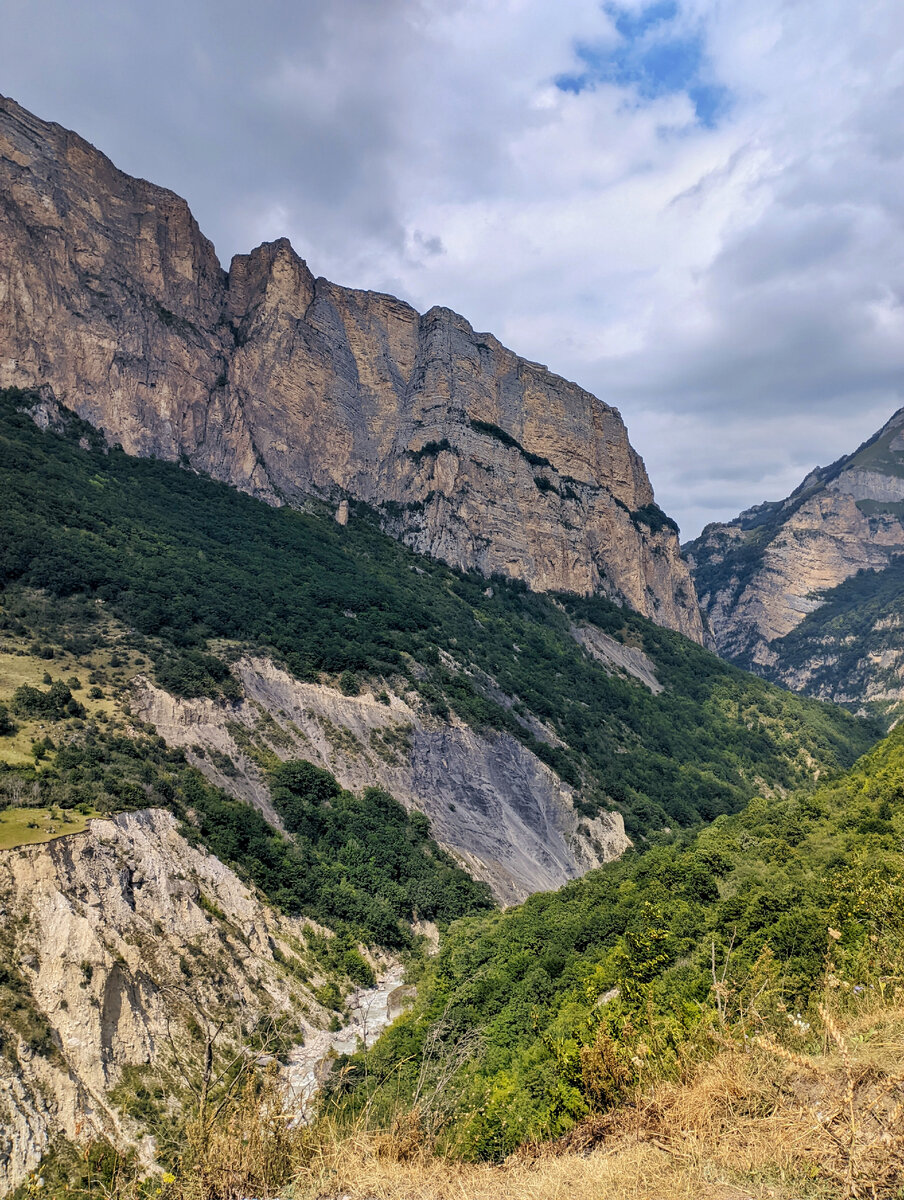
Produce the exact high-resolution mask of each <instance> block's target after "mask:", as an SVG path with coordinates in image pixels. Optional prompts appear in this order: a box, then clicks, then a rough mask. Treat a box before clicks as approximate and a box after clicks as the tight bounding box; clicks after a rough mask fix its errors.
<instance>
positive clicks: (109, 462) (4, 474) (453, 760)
mask: <svg viewBox="0 0 904 1200" xmlns="http://www.w3.org/2000/svg"><path fill="white" fill-rule="evenodd" d="M39 424H40V425H44V426H45V427H46V428H45V429H44V430H43V431H42V429H41V428H40V427H39ZM0 489H2V492H3V495H4V497H5V498H6V504H5V507H4V508H3V509H2V510H0V583H2V584H3V585H4V587H5V596H4V604H5V608H6V611H7V612H8V614H9V615H8V618H7V619H8V620H10V621H11V622H12V623H13V624H14V625H15V626H17V627H18V626H21V627H22V630H23V631H24V632H22V633H20V634H18V635H16V638H15V640H14V641H13V643H12V645H11V647H10V653H11V654H12V655H13V658H14V660H15V661H14V664H13V665H14V667H15V670H16V671H17V672H18V671H19V670H20V669H21V668H20V663H21V660H20V657H19V652H23V653H25V654H29V653H31V654H33V655H35V656H36V657H35V662H36V664H38V665H39V664H40V662H41V661H42V660H41V659H40V654H39V653H38V651H35V650H30V648H32V647H38V650H40V648H41V647H47V648H48V649H49V650H50V651H51V653H52V654H56V653H57V652H56V650H54V647H59V648H60V651H61V654H62V657H60V659H59V661H60V663H65V664H67V665H66V668H65V670H66V671H67V672H68V671H69V669H70V668H71V669H72V670H75V669H76V668H77V667H78V664H79V662H80V661H81V656H83V655H84V654H90V653H91V649H92V647H94V646H95V645H97V646H98V647H104V646H105V647H107V652H108V653H110V654H114V655H115V656H116V657H117V658H118V659H119V660H120V663H119V666H118V667H117V669H116V674H117V675H118V676H119V681H118V686H120V687H121V688H123V689H127V691H128V703H129V705H130V707H131V709H132V712H133V714H134V715H135V716H136V717H140V718H141V719H142V720H143V721H145V722H151V723H152V724H153V725H154V727H155V728H156V729H157V730H159V732H160V734H161V735H162V736H163V737H164V738H166V739H167V741H168V742H169V743H170V744H172V745H174V746H179V747H182V748H183V749H184V750H185V751H186V753H187V754H189V755H190V757H191V761H192V762H193V763H194V764H195V765H196V766H197V767H198V768H199V769H200V770H202V771H203V772H204V773H206V774H207V775H208V776H209V778H210V779H211V780H212V781H213V782H215V783H216V784H218V785H219V786H221V787H224V788H226V789H227V790H228V791H230V792H232V793H233V794H234V795H235V796H236V797H238V798H241V799H243V800H247V801H250V802H251V803H252V804H255V805H256V806H257V807H258V808H259V809H261V811H263V812H264V813H265V815H267V816H272V812H271V810H270V809H268V808H267V797H268V784H267V782H266V775H267V772H268V770H269V769H270V767H271V766H272V765H273V763H274V760H276V761H278V760H279V759H281V758H287V757H300V758H305V759H308V760H310V761H312V762H315V763H317V764H318V765H321V766H323V767H326V768H328V769H329V770H330V771H332V772H333V773H334V774H336V776H337V777H338V778H339V780H340V782H341V783H342V784H343V786H345V787H350V788H353V789H354V790H359V789H360V788H361V787H363V786H367V785H368V784H373V783H379V784H380V785H381V786H382V787H384V788H385V789H386V790H387V791H389V792H391V793H392V794H393V795H395V796H397V797H398V799H399V800H401V801H402V802H403V803H405V804H407V805H408V806H409V807H412V808H418V809H421V810H422V811H424V812H426V814H427V815H428V817H429V818H430V821H431V822H432V823H433V826H434V828H435V831H436V834H437V837H438V838H439V840H440V842H441V844H442V845H444V846H445V847H446V848H447V849H448V850H450V851H451V852H453V853H454V854H455V855H456V856H458V858H459V859H460V860H461V861H463V862H465V863H466V864H467V865H468V867H469V869H470V870H471V871H472V872H473V873H475V874H476V875H477V876H478V877H479V878H481V879H483V880H485V881H486V882H488V883H490V885H491V886H492V887H493V888H494V891H495V893H496V895H497V898H498V899H499V900H501V901H502V902H503V903H511V902H512V901H513V900H517V899H522V898H523V897H524V896H526V895H528V894H529V893H530V892H531V891H535V890H537V889H548V888H551V887H556V886H558V885H560V884H561V883H564V882H565V881H566V880H567V879H570V878H573V877H574V876H575V875H578V874H580V873H582V872H583V871H585V870H587V869H588V868H589V867H591V866H595V865H598V864H599V863H600V862H603V861H606V860H607V859H608V858H611V857H613V856H614V855H617V854H618V853H620V852H621V851H622V850H623V849H624V847H625V844H626V842H625V836H624V835H625V828H627V832H628V834H629V836H630V837H631V838H644V837H646V836H648V835H649V834H650V833H651V831H653V830H655V829H659V828H663V827H665V826H670V825H674V824H678V825H685V824H688V823H694V822H696V821H698V820H700V819H701V818H702V819H710V818H712V817H714V816H716V815H718V814H719V813H721V812H730V811H734V810H736V809H737V808H739V807H741V806H742V805H743V804H744V803H745V802H746V801H747V800H748V799H750V798H751V797H752V796H753V795H754V794H755V793H756V792H757V791H758V790H760V789H762V788H766V789H767V790H769V791H774V790H782V789H787V788H789V787H793V786H795V785H797V784H803V783H805V782H807V781H811V782H812V781H813V780H814V778H816V777H818V776H819V774H821V773H824V772H825V771H827V770H828V771H831V770H833V769H837V768H838V767H843V766H847V765H849V764H850V762H851V761H852V760H853V759H854V758H855V757H856V756H857V754H859V753H861V752H862V751H863V750H864V749H866V747H867V746H868V745H869V744H870V743H871V741H872V740H873V739H874V738H875V737H876V736H878V732H879V731H878V727H876V726H873V725H872V724H871V723H869V722H862V721H858V720H855V719H853V718H851V717H850V716H849V715H848V714H846V713H844V712H842V711H840V710H838V709H835V708H832V707H830V706H824V705H820V704H818V703H816V702H814V701H809V700H805V699H802V698H800V697H796V696H793V695H791V694H790V693H788V692H785V691H782V690H781V689H779V688H776V687H773V686H771V685H768V684H766V683H764V682H763V681H762V680H759V679H757V678H756V677H754V676H751V675H746V674H745V673H743V672H741V671H739V670H738V669H737V668H734V667H731V666H729V665H727V664H726V663H724V662H722V661H721V660H720V659H718V658H717V657H716V656H715V655H713V654H711V653H710V652H708V651H707V650H705V649H704V648H703V647H701V646H698V645H697V644H696V643H694V642H692V641H690V640H689V639H687V638H685V637H683V636H682V635H680V634H677V633H674V632H672V631H670V630H665V629H662V628H661V627H659V626H657V625H655V624H653V623H651V622H650V621H648V620H647V619H646V618H644V617H641V616H639V615H638V614H636V613H632V612H631V611H630V610H629V609H627V608H623V607H619V606H618V605H616V604H614V603H613V602H612V601H609V600H607V599H605V598H604V597H601V596H597V597H592V598H581V597H577V596H574V595H567V594H560V595H557V596H546V595H541V594H537V593H532V592H530V591H528V590H527V589H526V588H525V586H524V584H523V583H520V582H516V581H512V582H508V581H505V580H498V579H497V580H494V581H493V583H492V584H491V585H489V586H488V584H487V581H486V579H484V578H483V577H482V576H480V575H478V574H476V573H470V574H465V573H462V572H456V571H454V570H452V569H451V568H448V567H445V566H443V565H442V564H440V563H436V562H432V561H430V560H428V559H425V558H423V557H420V556H418V555H416V554H414V553H413V552H412V551H410V550H408V549H407V548H406V547H404V546H402V545H401V544H399V543H398V542H396V541H394V540H392V539H390V538H388V537H386V536H385V535H384V534H382V533H381V531H380V530H379V528H378V527H377V524H376V522H375V520H372V519H368V516H367V513H366V511H365V510H363V509H362V510H360V511H359V513H358V515H357V516H356V518H355V519H354V520H352V521H350V522H349V524H348V525H347V526H340V525H338V524H337V523H336V521H335V520H334V519H333V514H332V510H331V509H330V508H329V507H323V508H322V509H321V510H320V511H315V510H314V509H313V508H310V509H309V511H306V512H303V513H302V512H298V511H296V510H294V509H292V508H291V507H289V506H283V507H273V506H270V505H267V504H264V503H262V502H261V501H260V500H257V499H255V498H253V497H249V496H246V495H244V494H242V493H241V492H238V491H236V490H235V489H234V488H232V487H230V486H228V485H226V484H221V483H217V482H215V481H213V480H210V479H204V478H202V477H201V476H199V475H197V474H195V473H194V472H191V471H188V470H185V469H184V468H183V467H181V466H180V465H178V464H174V463H166V462H163V461H160V460H159V459H138V458H133V457H131V456H129V455H126V454H124V453H123V452H122V451H119V450H110V449H109V448H108V447H107V446H106V444H105V443H104V441H103V439H102V438H101V437H100V436H99V435H98V434H97V432H96V431H95V430H94V429H93V428H92V427H91V426H90V425H88V424H87V423H86V422H83V421H81V420H80V419H79V418H77V417H75V416H74V415H73V414H71V413H66V412H65V411H64V410H62V409H60V408H59V407H58V406H57V407H55V406H54V405H52V404H50V402H48V401H47V400H46V399H45V398H43V397H40V396H36V395H34V394H32V395H30V396H29V395H21V394H14V393H8V394H0ZM48 661H54V662H56V661H57V659H56V658H53V659H51V660H48ZM44 669H45V668H44V667H42V668H41V671H43V670H44ZM62 670H63V668H62V667H58V668H56V669H55V673H59V672H61V671H62ZM40 677H41V672H38V679H40ZM27 682H28V683H29V684H33V683H34V680H33V679H29V680H28V681H27ZM3 698H4V697H3V696H2V695H0V699H3ZM218 762H221V763H225V764H227V765H226V768H225V769H220V768H219V767H218V766H217V763H218ZM622 822H624V825H623V824H622Z"/></svg>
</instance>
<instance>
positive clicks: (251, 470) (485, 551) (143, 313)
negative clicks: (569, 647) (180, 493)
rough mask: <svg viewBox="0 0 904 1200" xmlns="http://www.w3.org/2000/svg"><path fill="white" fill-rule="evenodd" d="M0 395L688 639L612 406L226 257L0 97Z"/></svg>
mask: <svg viewBox="0 0 904 1200" xmlns="http://www.w3.org/2000/svg"><path fill="white" fill-rule="evenodd" d="M0 386H2V387H10V386H18V387H35V386H47V387H49V388H51V389H52V390H53V393H54V396H55V397H56V399H57V400H59V401H61V402H62V403H63V404H65V405H67V406H68V407H70V408H72V409H74V410H75V411H76V412H78V413H79V415H81V416H82V417H84V418H85V419H87V420H88V421H90V422H91V423H92V424H94V425H96V426H98V427H99V428H102V429H103V430H104V431H105V433H106V435H107V437H108V439H109V440H110V441H112V442H119V443H121V444H122V446H123V448H124V449H125V450H126V451H127V452H128V453H131V454H140V455H155V456H159V457H162V458H167V459H170V460H183V461H185V462H187V463H188V464H190V465H191V466H193V467H194V468H195V469H197V470H200V471H205V472H207V473H209V474H210V475H212V476H213V477H214V478H216V479H220V480H224V481H226V482H228V483H230V484H233V485H234V486H236V487H238V488H241V489H243V490H244V491H247V492H250V493H251V494H252V495H255V496H258V497H260V498H261V499H264V500H267V501H269V502H270V503H276V504H279V503H286V502H288V503H299V502H300V501H301V500H302V499H303V498H305V497H308V496H311V495H314V496H318V497H320V498H322V499H325V500H328V501H330V502H332V503H335V504H336V505H337V507H338V505H339V504H340V503H341V502H342V501H343V500H346V501H349V500H351V501H364V502H366V503H367V504H369V505H371V506H372V507H374V508H376V509H377V510H378V511H379V512H380V514H381V517H382V520H383V522H384V525H385V527H386V529H387V530H388V531H389V532H390V533H392V534H394V535H395V536H397V537H399V538H401V539H403V540H404V541H405V542H407V543H408V544H409V545H411V546H412V547H414V548H415V549H416V550H418V551H421V552H423V553H426V554H431V555H433V556H435V557H437V558H440V559H442V560H443V561H445V562H447V563H450V564H452V565H454V566H456V567H462V568H475V569H477V570H479V571H481V572H483V573H484V574H486V575H491V574H493V573H499V574H501V575H504V576H507V577H509V578H513V579H520V580H524V581H525V582H526V583H527V584H528V586H530V587H531V588H534V589H536V590H542V591H553V590H562V591H570V592H577V593H583V594H588V593H592V592H597V591H599V592H604V593H606V594H607V595H610V596H612V597H614V598H616V599H618V600H621V601H623V602H625V603H627V604H628V605H630V606H631V607H632V608H634V609H635V610H637V611H638V612H640V613H643V614H644V615H645V616H648V617H650V618H652V619H653V620H654V621H657V622H659V623H660V624H662V625H665V626H667V627H669V628H671V629H677V630H679V631H680V632H682V633H684V634H686V635H688V636H689V637H692V638H693V639H694V640H696V641H700V640H702V623H701V618H700V614H699V610H698V607H697V602H696V597H695V593H694V586H693V583H692V582H691V579H690V576H689V573H688V570H687V567H686V565H685V563H684V562H683V560H682V558H681V555H680V550H679V546H678V538H677V531H676V529H675V527H674V526H673V524H672V523H671V522H669V521H668V520H667V519H665V518H664V517H663V514H661V513H660V512H659V510H658V509H657V508H656V507H655V504H654V502H653V491H652V488H651V487H650V482H649V479H648V478H647V474H646V471H645V469H644V465H643V462H642V460H641V459H640V457H639V456H638V455H637V454H636V452H635V451H634V450H633V448H632V447H631V445H630V443H629V442H628V438H627V434H626V431H625V427H624V424H623V422H622V419H621V417H620V415H619V413H618V411H617V410H616V409H614V408H611V407H609V406H608V405H606V404H604V403H603V402H602V401H600V400H598V399H597V398H596V397H595V396H592V395H591V394H590V393H588V392H586V391H584V390H582V389H581V388H579V387H577V386H576V385H575V384H572V383H569V382H567V381H566V380H564V379H561V378H559V377H558V376H556V375H553V374H551V373H550V372H549V371H547V370H546V368H545V367H542V366H540V365H538V364H536V363H531V362H528V361H527V360H525V359H523V358H519V357H518V356H517V355H515V354H513V353H512V352H511V351H510V350H507V349H506V348H505V347H504V346H502V345H500V343H499V342H498V341H497V340H496V339H495V338H494V337H493V336H492V335H490V334H481V333H476V332H475V331H474V330H473V329H472V328H471V326H470V325H469V324H468V323H467V321H465V320H464V318H462V317H460V316H458V315H457V314H455V313H453V312H451V311H450V310H449V309H445V308H433V309H431V310H430V311H429V312H428V313H426V314H424V315H421V314H419V313H418V312H416V311H415V310H414V309H413V308H411V307H410V306H409V305H407V304H404V303H402V302H401V301H399V300H397V299H395V298H393V297H392V296H385V295H380V294H377V293H373V292H361V291H354V290H352V289H349V288H343V287H338V286H337V285H335V284H332V283H330V282H328V281H327V280H325V279H315V278H314V276H313V275H312V274H311V272H310V271H309V270H308V267H307V265H306V264H305V263H304V262H303V261H302V260H301V259H300V258H299V257H298V256H297V255H296V254H295V252H294V251H293V249H292V247H291V246H290V245H289V243H288V241H286V240H285V239H282V240H280V241H277V242H273V243H267V244H264V245H262V246H259V247H258V248H257V249H256V250H254V251H252V253H251V254H248V255H239V256H237V257H236V258H234V259H233V261H232V264H231V266H230V269H229V271H228V273H227V272H225V271H223V270H222V269H221V267H220V264H219V262H218V260H217V257H216V254H215V252H214V248H213V246H212V244H211V243H210V242H209V241H208V240H207V238H205V237H204V235H203V234H202V233H201V231H200V230H199V228H198V225H197V223H196V222H195V220H194V218H193V217H192V215H191V213H190V211H189V209H188V206H187V205H186V204H185V202H184V201H183V200H181V199H180V198H179V197H178V196H175V195H174V194H173V193H172V192H169V191H166V190H165V189H164V188H159V187H156V186H154V185H152V184H150V183H147V182H146V181H144V180H137V179H133V178H131V177H129V176H127V175H124V174H123V173H122V172H121V171H118V170H117V169H116V168H115V167H114V166H113V164H112V163H111V162H110V161H109V160H108V159H107V158H105V157H104V155H102V154H100V153H99V152H98V151H97V150H95V149H94V147H92V146H90V145H89V144H88V143H87V142H85V141H84V140H83V139H82V138H80V137H78V136H77V135H76V134H73V133H70V132H68V131H66V130H64V129H62V128H61V127H60V126H58V125H52V124H47V123H45V122H42V121H40V120H38V119H37V118H35V117H33V116H32V115H31V114H29V113H27V112H25V111H24V110H23V109H21V108H20V107H19V106H18V105H16V104H15V103H13V102H12V101H9V100H0Z"/></svg>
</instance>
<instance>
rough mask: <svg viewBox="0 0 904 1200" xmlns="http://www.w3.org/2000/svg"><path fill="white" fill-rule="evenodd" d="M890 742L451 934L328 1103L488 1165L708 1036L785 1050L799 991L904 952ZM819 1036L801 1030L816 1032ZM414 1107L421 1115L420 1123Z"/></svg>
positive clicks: (898, 758) (886, 975) (857, 977)
mask: <svg viewBox="0 0 904 1200" xmlns="http://www.w3.org/2000/svg"><path fill="white" fill-rule="evenodd" d="M902 835H904V729H898V730H896V731H895V732H894V733H892V734H891V735H890V736H889V737H888V738H887V739H886V740H885V741H884V742H882V743H880V745H879V746H878V747H877V748H876V749H875V750H873V752H872V753H871V754H869V755H868V756H867V757H865V758H864V759H862V760H861V761H860V762H859V763H858V764H857V765H856V767H855V768H854V769H853V770H852V771H851V772H850V774H848V775H847V776H846V777H844V778H842V779H840V780H838V781H836V782H834V783H830V784H827V785H825V786H823V787H821V788H819V789H818V790H817V791H816V792H806V793H798V794H796V795H793V796H791V797H788V798H786V799H772V800H766V799H756V800H754V801H753V802H752V803H751V804H749V805H748V806H747V808H746V809H745V810H744V811H743V812H741V813H739V814H737V815H734V816H730V817H725V816H723V817H720V818H718V819H717V820H716V821H715V822H714V823H713V824H712V825H710V826H709V827H707V828H705V829H702V830H699V831H698V832H696V833H695V834H689V833H685V834H683V835H681V836H678V837H676V838H675V839H674V840H672V841H670V842H668V843H667V844H663V845H660V846H658V847H655V848H651V849H649V850H647V851H645V852H643V853H636V852H635V853H631V854H629V855H627V856H626V857H625V858H624V859H622V860H621V861H620V862H618V863H612V864H609V865H608V866H606V867H603V868H601V869H600V870H598V871H595V872H593V873H591V874H589V875H586V876H584V877H583V878H582V879H580V880H577V881H576V882H574V883H571V884H568V885H567V886H566V887H565V888H563V889H562V890H561V891H559V892H556V893H549V894H544V895H536V896H532V897H531V898H530V899H529V900H527V901H526V902H525V903H524V904H522V905H521V906H520V907H518V908H516V909H511V910H509V911H507V912H504V913H493V914H491V915H488V916H485V917H476V918H473V919H467V920H464V921H461V922H459V923H457V924H455V925H454V926H453V927H452V928H451V930H450V932H449V935H448V936H447V938H446V939H445V941H444V944H443V947H442V949H441V952H440V954H439V957H438V958H437V959H436V960H435V961H434V962H432V963H431V964H430V965H429V967H428V968H427V970H426V974H425V976H424V978H423V979H422V980H421V983H420V986H419V995H418V1001H417V1005H416V1007H415V1009H414V1010H413V1011H411V1012H410V1013H408V1014H406V1015H405V1016H404V1017H402V1018H401V1019H400V1020H399V1021H397V1022H396V1024H395V1025H394V1026H393V1027H391V1029H390V1030H389V1031H388V1032H387V1033H386V1034H385V1035H384V1037H383V1038H382V1039H381V1040H380V1042H378V1043H377V1045H376V1046H375V1048H374V1049H373V1050H372V1051H371V1052H370V1053H368V1054H367V1055H358V1056H356V1057H354V1058H353V1059H351V1060H350V1062H348V1063H347V1064H346V1069H345V1071H343V1072H340V1073H339V1074H338V1075H337V1076H335V1079H336V1080H337V1081H338V1082H337V1083H336V1085H335V1087H334V1091H333V1095H332V1097H331V1099H332V1100H333V1101H339V1102H340V1103H342V1104H344V1105H345V1107H346V1111H347V1112H350V1113H355V1112H357V1111H359V1110H360V1108H361V1106H362V1104H364V1103H365V1101H366V1102H368V1104H369V1112H370V1113H371V1114H372V1115H373V1114H377V1117H378V1119H379V1113H380V1112H381V1110H382V1106H384V1105H385V1107H386V1111H387V1112H391V1111H392V1106H393V1105H395V1104H396V1103H397V1100H398V1097H399V1096H401V1097H403V1098H406V1099H407V1100H408V1102H409V1103H410V1104H412V1105H416V1106H417V1107H418V1108H419V1109H420V1110H422V1115H423V1118H424V1120H427V1119H429V1118H431V1117H432V1118H433V1119H434V1121H435V1127H436V1128H439V1130H440V1131H441V1144H443V1145H445V1146H446V1147H447V1148H449V1149H453V1150H455V1151H457V1152H459V1153H463V1154H465V1155H466V1156H470V1157H501V1156H503V1155H505V1154H506V1153H508V1152H509V1151H511V1150H512V1149H514V1148H515V1147H516V1146H518V1145H520V1144H521V1143H522V1142H524V1141H525V1140H531V1139H536V1138H543V1137H549V1136H554V1135H556V1134H559V1133H562V1132H563V1131H565V1130H567V1129H568V1128H569V1127H570V1126H571V1125H573V1124H574V1123H575V1122H576V1121H578V1120H580V1119H581V1118H583V1117H586V1116H588V1115H590V1114H592V1113H594V1112H600V1111H604V1110H605V1109H606V1108H608V1107H610V1106H612V1105H614V1104H617V1103H618V1102H619V1100H622V1099H624V1098H626V1097H627V1096H629V1095H631V1094H632V1090H633V1088H634V1087H635V1085H636V1084H637V1083H639V1082H642V1081H643V1080H644V1079H645V1078H649V1076H650V1073H651V1072H653V1073H659V1074H660V1075H661V1074H662V1073H663V1072H666V1073H668V1071H669V1070H670V1069H671V1070H672V1072H673V1073H678V1072H679V1071H680V1066H681V1062H682V1060H683V1058H684V1056H685V1054H686V1052H687V1050H688V1049H689V1047H691V1046H692V1045H693V1044H694V1043H695V1042H696V1044H697V1045H698V1046H699V1045H700V1042H701V1040H703V1041H705V1040H706V1035H707V1033H708V1031H710V1030H713V1029H714V1030H715V1031H716V1032H717V1033H719V1032H720V1031H721V1033H722V1035H725V1034H727V1033H728V1032H730V1031H734V1032H735V1033H736V1034H737V1036H739V1037H743V1036H744V1034H745V1033H747V1032H751V1033H753V1032H755V1033H762V1032H763V1031H764V1030H768V1029H770V1028H771V1029H772V1030H774V1031H775V1032H776V1034H779V1035H780V1036H781V1038H782V1040H783V1041H785V1042H787V1040H788V1038H789V1037H790V1039H791V1042H792V1044H793V1042H794V1038H795V1036H797V1039H798V1044H799V1045H800V1046H801V1047H803V1046H804V1045H805V1042H806V1036H807V1033H808V1029H809V1021H808V1019H807V1017H808V1007H807V1006H808V1001H809V999H810V996H811V993H813V992H814V990H815V991H817V992H819V993H821V992H822V991H823V989H824V988H825V987H826V986H829V987H830V988H831V987H834V988H836V989H838V991H839V993H840V994H842V995H846V996H847V998H848V1000H849V1001H850V1002H851V1003H853V1004H856V1003H857V1002H858V1001H857V997H858V996H865V995H866V994H867V993H868V992H870V990H871V989H876V988H881V987H884V986H886V984H887V983H888V982H889V981H890V980H893V979H897V978H898V977H899V972H900V963H901V961H902V953H904V926H902V922H901V911H902V905H904V874H902V868H904V853H902ZM817 1024H818V1023H817ZM431 1110H432V1111H431Z"/></svg>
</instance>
